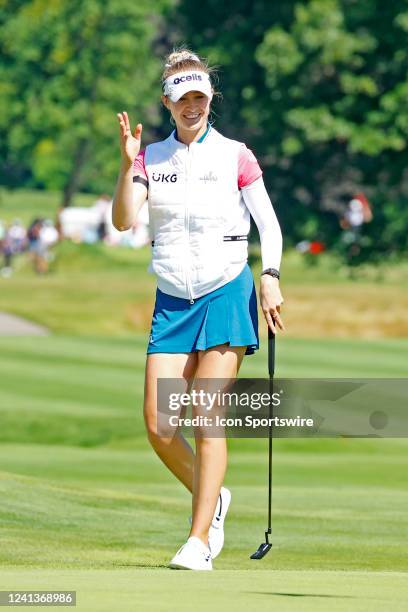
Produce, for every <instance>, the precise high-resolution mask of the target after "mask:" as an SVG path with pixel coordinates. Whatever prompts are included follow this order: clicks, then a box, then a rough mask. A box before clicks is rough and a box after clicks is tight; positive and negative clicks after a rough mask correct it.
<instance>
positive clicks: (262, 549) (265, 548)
mask: <svg viewBox="0 0 408 612" xmlns="http://www.w3.org/2000/svg"><path fill="white" fill-rule="evenodd" d="M271 548H272V544H270V543H269V542H262V544H260V546H259V547H258V550H256V551H255V552H254V554H253V555H251V556H250V559H263V558H264V556H265V555H266V553H268V552H269V551H270V550H271Z"/></svg>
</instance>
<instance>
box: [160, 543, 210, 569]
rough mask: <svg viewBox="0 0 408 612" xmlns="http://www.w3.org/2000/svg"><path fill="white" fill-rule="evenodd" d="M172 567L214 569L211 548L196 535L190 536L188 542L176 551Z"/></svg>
mask: <svg viewBox="0 0 408 612" xmlns="http://www.w3.org/2000/svg"><path fill="white" fill-rule="evenodd" d="M169 567H170V568H171V569H184V570H212V562H211V552H210V549H209V548H208V547H207V546H206V545H205V544H204V542H202V541H201V540H200V538H196V537H195V536H190V537H189V538H188V540H187V542H186V543H185V544H184V545H183V546H182V547H181V548H180V549H179V550H178V551H177V552H176V554H175V555H174V557H173V558H172V560H171V561H170V563H169Z"/></svg>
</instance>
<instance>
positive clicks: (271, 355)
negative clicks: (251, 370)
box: [268, 325, 275, 378]
mask: <svg viewBox="0 0 408 612" xmlns="http://www.w3.org/2000/svg"><path fill="white" fill-rule="evenodd" d="M268 370H269V378H273V375H274V374H275V334H274V333H273V332H272V330H271V328H270V327H269V325H268Z"/></svg>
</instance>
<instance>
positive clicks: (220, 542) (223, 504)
mask: <svg viewBox="0 0 408 612" xmlns="http://www.w3.org/2000/svg"><path fill="white" fill-rule="evenodd" d="M230 503H231V491H230V490H229V489H226V488H225V487H221V492H220V495H219V498H218V502H217V507H216V509H215V513H214V517H213V520H212V523H211V526H210V529H209V531H208V544H209V547H210V550H211V557H212V558H213V559H215V557H218V555H219V554H220V552H221V550H222V547H223V546H224V521H225V517H226V516H227V512H228V508H229V505H230Z"/></svg>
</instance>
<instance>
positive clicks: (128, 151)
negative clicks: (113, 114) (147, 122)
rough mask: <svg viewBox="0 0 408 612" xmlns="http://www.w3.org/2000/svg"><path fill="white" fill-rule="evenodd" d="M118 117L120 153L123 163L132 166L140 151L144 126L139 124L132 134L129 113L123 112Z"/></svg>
mask: <svg viewBox="0 0 408 612" xmlns="http://www.w3.org/2000/svg"><path fill="white" fill-rule="evenodd" d="M117 117H118V120H119V133H120V152H121V155H122V161H123V162H125V163H126V164H129V165H131V164H133V161H134V159H135V157H137V155H138V154H139V151H140V145H141V139H142V124H141V123H138V124H137V126H136V128H135V130H134V132H133V134H132V131H131V129H130V123H129V117H128V114H127V112H126V111H123V113H117Z"/></svg>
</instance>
